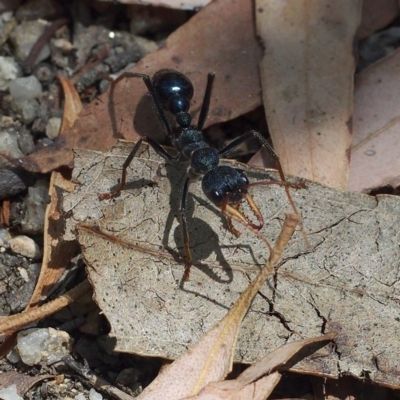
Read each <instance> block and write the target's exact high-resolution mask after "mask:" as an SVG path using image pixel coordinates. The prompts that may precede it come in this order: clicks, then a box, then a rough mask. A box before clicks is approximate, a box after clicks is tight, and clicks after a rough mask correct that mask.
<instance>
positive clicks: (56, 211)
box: [26, 172, 78, 309]
mask: <svg viewBox="0 0 400 400" xmlns="http://www.w3.org/2000/svg"><path fill="white" fill-rule="evenodd" d="M73 190H74V185H73V184H72V183H71V182H70V181H69V180H66V179H64V178H63V176H62V175H61V174H60V173H59V172H53V173H52V175H51V180H50V187H49V197H50V203H49V205H48V206H47V209H46V215H45V222H44V244H43V247H44V250H43V260H42V268H41V270H40V275H39V279H38V282H37V284H36V287H35V291H34V292H33V294H32V297H31V300H30V301H29V304H28V306H27V308H26V309H29V308H35V307H37V306H38V305H39V304H40V299H41V298H42V297H43V296H46V295H48V294H49V292H51V290H52V289H53V288H54V286H55V285H56V284H57V282H58V280H59V279H60V277H61V275H62V274H63V273H64V271H65V268H66V267H67V266H68V264H69V262H70V261H71V259H72V257H73V256H74V255H75V254H77V252H78V246H77V242H76V241H75V240H71V241H64V240H63V238H62V237H63V232H64V231H65V217H64V216H63V215H62V214H61V208H60V204H61V201H62V197H60V194H61V193H64V192H72V191H73Z"/></svg>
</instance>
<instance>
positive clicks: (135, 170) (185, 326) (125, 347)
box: [63, 145, 400, 385]
mask: <svg viewBox="0 0 400 400" xmlns="http://www.w3.org/2000/svg"><path fill="white" fill-rule="evenodd" d="M130 149H131V147H128V148H126V147H124V146H123V145H119V146H117V147H116V148H114V149H113V150H112V151H111V152H109V153H107V154H102V153H97V152H90V151H85V150H80V151H77V153H76V159H75V165H76V168H75V170H74V181H75V182H76V183H77V186H76V191H75V192H74V193H71V194H65V196H64V205H63V207H64V212H68V213H69V215H71V219H70V221H68V226H69V228H68V229H67V232H66V235H67V236H66V237H65V238H64V240H70V239H69V236H70V237H74V234H73V231H72V230H73V229H74V227H75V224H76V223H82V222H86V223H87V221H92V229H91V230H90V231H89V230H87V229H86V230H83V229H81V232H80V237H79V240H80V243H81V244H82V246H83V251H84V257H85V259H86V261H87V263H88V265H89V267H88V272H89V275H90V280H91V282H92V283H93V286H94V289H95V297H96V301H97V302H98V304H99V306H100V308H101V309H102V310H103V312H104V314H105V315H106V317H107V318H108V319H109V321H110V324H111V327H112V330H111V336H113V337H115V339H116V349H117V350H119V351H125V352H134V353H139V354H143V355H151V356H161V357H165V358H172V359H174V358H177V357H178V356H179V355H180V354H182V353H184V352H185V351H186V349H187V348H189V347H191V345H192V343H194V342H197V341H198V340H199V339H200V338H201V337H202V336H203V335H204V334H205V333H206V332H207V331H208V330H209V329H210V328H211V327H212V326H214V325H215V324H216V323H217V322H218V321H219V320H221V318H222V317H223V316H224V315H225V313H226V311H227V310H228V309H230V308H231V306H232V304H233V303H234V302H235V300H236V299H237V297H238V295H239V293H242V292H243V291H244V289H245V288H246V287H247V286H248V284H249V282H250V281H251V280H252V277H253V276H254V274H256V273H257V270H258V267H260V266H262V265H264V264H265V262H266V260H267V259H268V257H269V255H268V252H267V251H266V247H265V244H264V243H263V242H262V241H261V240H260V239H259V238H258V237H255V236H254V235H253V233H252V232H249V231H247V230H245V229H243V234H242V236H241V237H240V239H236V238H233V237H232V235H231V234H230V233H229V232H227V231H226V229H225V226H226V225H224V224H225V221H224V218H222V217H221V213H220V211H219V210H218V209H216V208H215V207H214V206H212V205H211V204H209V202H208V201H207V200H205V197H204V195H203V194H202V192H201V188H200V185H199V183H193V184H192V185H191V187H190V195H189V198H188V224H189V229H190V234H191V248H192V253H193V257H194V260H195V263H196V266H194V267H193V268H192V274H191V280H190V281H189V282H186V283H184V284H183V285H182V284H181V285H180V282H181V279H182V275H183V269H184V267H183V265H182V263H181V262H180V260H179V256H180V255H181V254H182V240H181V228H180V226H179V223H178V220H177V216H179V202H180V196H181V188H182V184H183V182H184V179H185V169H184V168H182V167H181V166H179V165H178V166H176V165H170V164H167V165H165V164H164V162H163V160H161V159H160V158H159V157H158V156H157V155H156V154H155V153H154V151H152V150H151V149H147V148H146V147H145V146H144V147H142V148H141V149H140V150H139V151H138V153H137V157H135V158H134V160H133V162H132V164H131V168H130V169H129V170H128V182H130V184H129V185H128V188H127V190H125V191H123V193H122V194H121V196H120V197H118V198H117V199H115V200H112V201H106V202H101V203H99V202H98V194H99V193H104V192H106V191H108V190H109V189H110V187H113V186H114V185H115V183H116V182H117V181H118V179H119V177H120V168H121V165H122V163H123V161H124V160H125V157H126V156H127V154H128V152H129V150H130ZM226 163H228V164H229V165H231V166H238V167H240V168H242V169H246V171H247V174H248V176H249V179H250V181H252V182H253V181H260V180H267V179H270V178H271V176H272V177H276V175H273V174H272V173H269V172H266V171H264V170H259V169H247V168H246V167H245V166H243V165H241V164H239V163H235V162H228V161H226ZM251 193H252V195H253V196H254V199H255V201H256V203H257V204H258V205H259V206H260V208H261V209H262V212H263V215H264V218H265V220H266V225H265V227H264V228H263V230H262V231H261V233H262V235H264V236H265V237H266V238H268V239H269V240H271V241H273V240H274V238H276V237H277V236H278V234H279V232H280V229H281V224H282V220H283V214H284V212H285V211H290V210H291V209H290V206H289V205H288V200H287V198H286V196H285V194H284V190H283V189H282V187H276V186H269V187H265V186H255V187H252V188H251ZM292 195H293V197H294V201H295V203H296V204H297V206H298V208H299V210H300V213H301V215H302V217H303V223H304V226H305V229H306V231H307V232H308V237H309V240H310V242H311V243H312V245H313V247H314V249H313V250H312V251H310V250H308V249H307V247H306V245H305V243H304V239H303V237H302V235H301V234H300V232H296V234H295V235H294V238H293V239H292V240H291V242H290V244H289V246H288V248H287V249H286V251H285V253H284V255H283V258H284V263H283V265H282V266H281V267H280V269H279V271H278V273H277V274H276V276H275V279H274V282H272V283H271V284H270V285H264V287H263V288H262V289H261V291H260V294H259V295H257V296H256V298H255V300H254V302H253V304H252V307H251V309H250V311H249V313H248V315H247V317H246V319H245V320H244V324H243V327H242V330H241V332H240V335H239V339H238V349H237V351H236V354H235V360H236V361H243V362H246V363H253V362H254V361H255V360H258V359H260V358H261V357H262V356H264V354H266V353H267V352H268V349H272V348H277V347H279V346H281V345H282V344H284V343H286V342H287V341H288V340H291V341H293V340H296V339H301V338H304V337H313V336H317V335H319V334H320V333H321V331H324V329H325V330H336V331H339V336H338V338H337V339H336V340H335V343H336V345H337V353H336V352H335V351H332V352H329V351H327V350H323V351H322V353H320V354H319V355H318V356H317V357H313V358H307V359H306V360H305V361H303V362H302V363H301V364H300V365H299V366H296V368H297V369H299V370H301V371H304V372H314V373H321V371H323V373H324V374H326V375H330V376H337V375H338V374H339V371H342V373H351V374H353V375H355V376H362V374H363V371H365V370H368V371H369V376H370V377H371V379H372V380H374V381H378V382H381V383H385V384H387V385H391V384H392V385H398V384H399V383H400V378H399V375H398V373H397V368H398V367H397V360H398V359H399V355H400V345H399V342H398V340H397V339H396V338H397V337H398V335H397V331H398V321H396V315H397V314H396V312H395V313H394V312H393V310H397V309H398V303H397V298H398V296H399V293H398V287H397V286H398V285H397V282H398V274H399V270H400V261H399V260H400V250H399V247H398V242H399V236H400V234H399V230H398V225H399V224H400V200H399V199H398V198H396V197H393V196H378V197H376V198H375V197H369V196H366V195H361V194H357V193H347V192H340V191H336V190H333V189H327V188H324V187H321V186H319V185H317V184H314V183H311V182H310V183H308V188H307V189H303V190H297V191H295V190H292ZM95 221H96V222H95ZM239 228H240V227H239ZM69 231H70V233H68V232H69ZM68 235H69V236H68ZM143 248H146V249H147V253H144V252H143ZM165 249H170V251H166V250H165ZM177 257H178V259H177ZM355 316H356V317H355ZM338 354H340V355H341V356H340V357H339V356H338ZM378 365H379V368H378V367H377V366H378Z"/></svg>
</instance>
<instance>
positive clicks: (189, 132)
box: [100, 69, 305, 280]
mask: <svg viewBox="0 0 400 400" xmlns="http://www.w3.org/2000/svg"><path fill="white" fill-rule="evenodd" d="M123 78H142V79H143V81H144V83H145V84H146V86H147V88H148V90H149V92H150V95H151V97H152V99H153V103H154V106H155V111H156V114H157V116H158V119H159V120H160V122H161V124H162V126H163V128H164V130H165V132H166V133H167V135H168V137H169V138H170V140H171V142H172V144H173V146H174V147H175V148H176V150H177V151H178V154H177V155H174V156H172V155H170V154H169V153H168V152H167V151H166V150H164V148H163V147H161V145H159V144H158V143H157V142H156V141H155V140H153V139H151V138H150V137H148V136H142V137H141V138H140V140H139V141H138V142H137V144H136V146H135V147H134V149H133V150H132V151H131V153H130V154H129V156H128V157H127V159H126V160H125V162H124V164H123V169H122V177H121V182H120V185H119V186H118V188H117V189H116V190H115V191H113V192H111V193H105V194H102V195H100V199H102V200H103V199H109V198H111V197H114V196H116V195H118V194H119V193H120V192H121V190H122V189H123V188H124V187H125V183H126V170H127V168H128V166H129V164H130V163H131V161H132V159H133V157H134V155H135V153H136V150H137V149H138V147H139V146H140V145H141V143H142V142H147V143H148V144H149V145H150V146H151V147H152V148H153V149H154V150H155V152H156V153H157V154H159V155H160V156H161V157H163V158H164V159H165V160H167V161H177V162H184V163H186V162H188V163H189V169H188V174H187V178H186V180H185V184H184V186H183V192H182V199H181V204H180V213H181V223H182V231H183V240H184V250H185V256H186V260H185V265H186V268H185V274H184V279H185V280H187V279H188V278H189V274H190V266H191V263H192V256H191V253H190V247H189V232H188V229H187V222H186V200H187V194H188V190H189V184H190V183H191V182H193V181H195V180H197V179H199V178H200V177H201V176H203V180H202V189H203V192H204V194H205V195H206V196H207V198H208V199H209V200H210V201H211V202H212V203H214V204H215V205H216V206H217V207H219V208H220V209H221V211H222V212H223V214H224V215H226V216H227V218H228V228H229V230H230V231H231V232H232V233H233V234H235V235H236V236H239V235H240V233H239V232H238V231H237V230H236V229H235V228H234V227H233V225H232V217H236V219H238V220H239V222H241V223H243V224H245V225H247V226H250V227H251V228H253V229H255V230H260V229H261V228H262V227H263V225H264V219H263V216H262V214H261V212H260V210H259V209H258V207H257V205H256V204H255V202H254V200H253V198H252V197H251V196H250V194H249V193H248V191H247V189H248V187H249V186H252V185H258V184H271V183H273V184H281V185H284V186H285V190H286V193H287V196H288V199H289V201H290V203H291V205H292V207H293V209H294V210H295V212H296V214H298V213H297V210H296V207H295V205H294V202H293V200H292V198H291V195H290V192H289V189H288V188H289V186H291V187H295V188H299V187H303V188H304V187H305V185H302V184H300V185H296V184H292V183H289V182H287V181H286V179H285V176H284V174H283V170H282V167H281V164H280V161H279V158H278V155H277V154H276V153H275V151H274V150H273V149H272V147H271V146H270V145H269V143H268V142H267V141H266V139H264V137H263V136H261V134H260V133H258V132H257V131H250V132H248V133H246V134H244V135H242V136H241V137H239V138H237V139H236V140H234V141H233V142H231V143H230V144H228V145H227V146H226V147H224V148H223V149H222V150H219V151H218V150H216V149H214V148H212V147H210V146H209V145H208V144H207V143H206V142H205V141H204V137H203V133H202V130H203V127H204V123H205V121H206V119H207V115H208V111H209V107H210V99H211V91H212V85H213V82H214V78H215V74H214V73H209V74H208V78H207V86H206V91H205V94H204V99H203V104H202V106H201V110H200V115H199V119H198V121H197V125H192V124H191V123H192V116H191V115H190V113H189V108H190V100H191V99H192V97H193V92H194V89H193V85H192V82H191V81H190V80H189V79H188V78H187V77H186V76H185V75H183V74H182V73H180V72H178V71H175V70H172V69H162V70H160V71H158V72H157V73H156V74H155V75H154V76H153V78H152V79H150V77H149V76H148V75H145V74H140V73H133V72H132V73H131V72H127V73H124V74H122V75H121V76H120V77H119V78H118V79H117V80H115V81H113V84H116V83H117V82H118V81H119V80H121V79H123ZM164 110H166V111H168V112H170V113H171V114H173V115H174V116H175V120H176V123H177V124H178V126H179V128H180V129H179V130H180V132H179V133H178V134H176V133H175V132H174V131H173V129H172V127H171V125H170V123H169V122H168V120H167V118H166V116H165V113H164ZM251 138H257V139H258V140H259V141H260V143H261V144H262V145H263V146H264V147H265V148H266V149H267V150H268V151H269V152H270V153H271V155H272V157H273V158H274V159H275V161H276V164H277V167H278V172H279V176H280V178H281V181H268V182H256V183H250V182H249V180H248V178H247V176H246V175H245V173H244V171H242V170H240V169H236V168H232V167H229V166H219V165H218V164H219V160H220V157H221V156H223V155H225V154H227V153H229V152H230V151H232V150H234V149H236V148H237V147H238V146H239V145H240V144H242V143H243V142H245V141H246V140H249V139H251ZM243 199H245V200H246V201H247V202H248V204H249V206H250V208H251V210H252V211H253V212H254V214H255V216H256V218H257V220H258V223H257V224H254V223H253V222H251V221H250V220H249V219H248V218H247V217H246V216H245V215H244V214H243V213H242V212H241V211H240V210H239V205H240V203H241V201H242V200H243Z"/></svg>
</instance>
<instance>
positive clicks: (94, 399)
mask: <svg viewBox="0 0 400 400" xmlns="http://www.w3.org/2000/svg"><path fill="white" fill-rule="evenodd" d="M89 400H103V396H102V395H101V394H100V393H99V392H96V391H95V390H94V389H93V388H92V389H90V392H89Z"/></svg>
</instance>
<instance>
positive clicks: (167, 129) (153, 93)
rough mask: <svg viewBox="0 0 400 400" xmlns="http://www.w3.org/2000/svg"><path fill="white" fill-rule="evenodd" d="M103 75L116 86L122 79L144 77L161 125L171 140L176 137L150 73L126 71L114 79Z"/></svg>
mask: <svg viewBox="0 0 400 400" xmlns="http://www.w3.org/2000/svg"><path fill="white" fill-rule="evenodd" d="M101 77H102V79H107V80H108V81H110V82H111V84H112V85H113V86H115V85H116V84H117V83H118V82H119V81H120V80H122V79H124V78H142V79H143V82H144V83H145V85H146V86H147V89H148V90H149V92H150V95H151V98H152V99H153V103H154V106H155V110H156V114H157V117H158V119H159V120H160V122H161V125H162V126H163V128H164V130H165V132H166V133H167V135H168V137H169V138H170V139H171V140H173V139H175V135H174V133H173V131H172V128H171V125H170V124H169V122H168V120H167V117H166V116H165V113H164V110H163V108H162V106H161V103H160V100H159V99H158V97H157V93H156V91H155V89H154V86H153V83H152V82H151V79H150V77H149V76H148V75H146V74H140V73H137V72H125V73H123V74H121V75H120V76H119V77H118V78H117V79H115V80H112V79H111V78H110V77H107V78H105V77H104V76H101Z"/></svg>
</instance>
